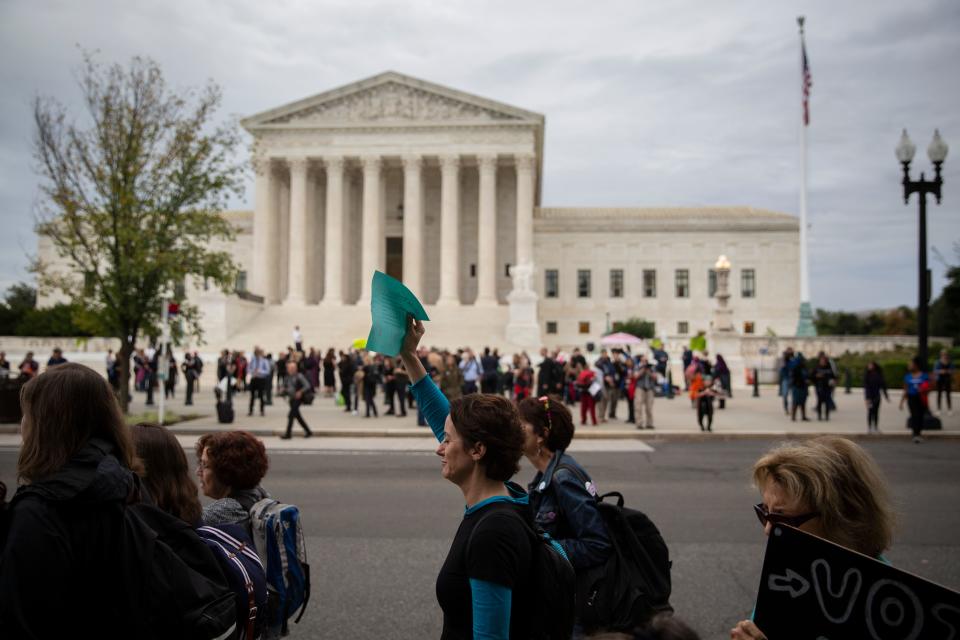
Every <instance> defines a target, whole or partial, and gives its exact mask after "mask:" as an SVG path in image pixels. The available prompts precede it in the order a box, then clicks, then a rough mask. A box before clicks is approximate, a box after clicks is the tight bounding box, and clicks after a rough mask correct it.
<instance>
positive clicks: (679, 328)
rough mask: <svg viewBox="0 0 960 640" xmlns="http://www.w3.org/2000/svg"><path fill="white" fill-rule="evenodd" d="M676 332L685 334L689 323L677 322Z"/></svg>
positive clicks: (688, 329)
mask: <svg viewBox="0 0 960 640" xmlns="http://www.w3.org/2000/svg"><path fill="white" fill-rule="evenodd" d="M677 333H679V334H680V335H682V336H683V335H686V334H688V333H690V323H689V322H678V323H677Z"/></svg>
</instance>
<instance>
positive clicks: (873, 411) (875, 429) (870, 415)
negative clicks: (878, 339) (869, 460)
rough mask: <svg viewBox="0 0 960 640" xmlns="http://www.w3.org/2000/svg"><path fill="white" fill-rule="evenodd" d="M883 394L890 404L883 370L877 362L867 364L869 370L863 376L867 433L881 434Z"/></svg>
mask: <svg viewBox="0 0 960 640" xmlns="http://www.w3.org/2000/svg"><path fill="white" fill-rule="evenodd" d="M881 394H882V395H883V397H884V398H886V399H887V402H890V395H889V394H888V393H887V381H886V380H884V377H883V369H881V368H880V365H879V364H877V361H876V360H872V361H870V363H868V364H867V370H866V372H865V373H864V374H863V398H864V402H866V405H867V433H880V400H881V397H880V396H881Z"/></svg>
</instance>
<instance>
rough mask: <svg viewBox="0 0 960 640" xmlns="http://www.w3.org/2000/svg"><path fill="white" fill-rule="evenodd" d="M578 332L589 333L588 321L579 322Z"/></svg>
mask: <svg viewBox="0 0 960 640" xmlns="http://www.w3.org/2000/svg"><path fill="white" fill-rule="evenodd" d="M580 333H590V323H589V322H581V323H580Z"/></svg>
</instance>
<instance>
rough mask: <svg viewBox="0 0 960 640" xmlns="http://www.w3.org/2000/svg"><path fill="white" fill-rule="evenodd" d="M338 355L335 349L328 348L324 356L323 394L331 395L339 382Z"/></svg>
mask: <svg viewBox="0 0 960 640" xmlns="http://www.w3.org/2000/svg"><path fill="white" fill-rule="evenodd" d="M336 370H337V356H336V354H335V353H334V352H333V349H327V355H325V356H324V357H323V395H325V396H326V397H328V398H329V397H331V396H332V395H333V392H334V390H335V385H336V383H337V377H336Z"/></svg>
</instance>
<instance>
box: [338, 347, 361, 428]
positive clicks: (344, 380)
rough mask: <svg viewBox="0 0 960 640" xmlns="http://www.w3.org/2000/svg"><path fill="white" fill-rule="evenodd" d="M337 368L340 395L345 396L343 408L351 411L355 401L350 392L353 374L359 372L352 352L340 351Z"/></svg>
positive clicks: (348, 411)
mask: <svg viewBox="0 0 960 640" xmlns="http://www.w3.org/2000/svg"><path fill="white" fill-rule="evenodd" d="M337 369H338V371H339V373H340V395H341V396H342V397H343V410H344V411H346V412H347V413H350V411H351V410H352V407H351V404H352V402H353V401H352V397H353V395H352V394H351V393H350V389H351V387H353V376H354V374H355V373H356V372H357V370H356V366H355V365H354V364H353V358H351V357H350V354H348V353H344V352H343V351H341V352H340V361H339V362H338V363H337Z"/></svg>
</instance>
